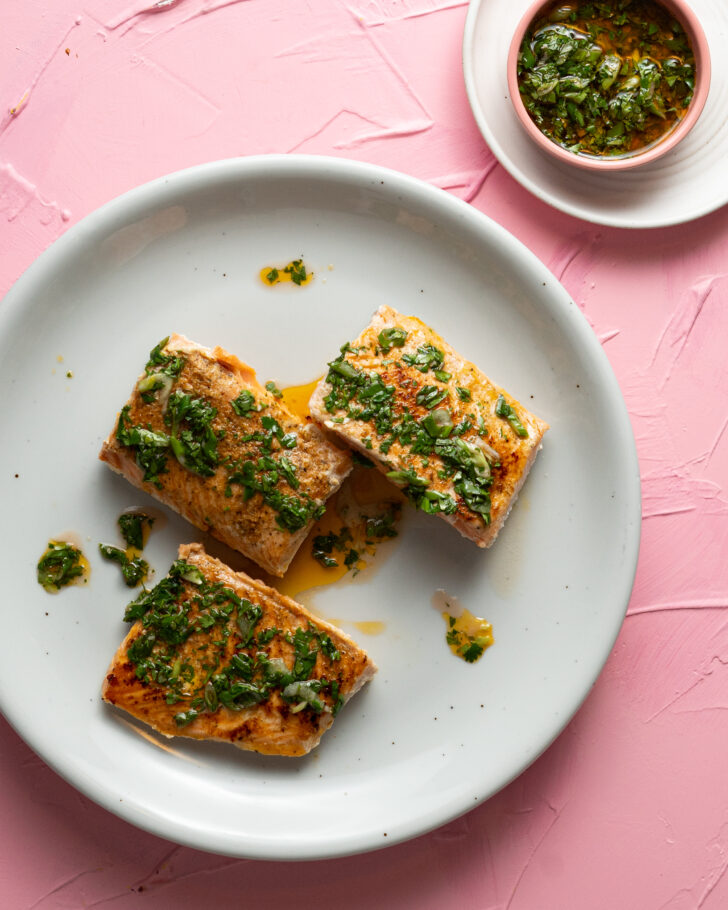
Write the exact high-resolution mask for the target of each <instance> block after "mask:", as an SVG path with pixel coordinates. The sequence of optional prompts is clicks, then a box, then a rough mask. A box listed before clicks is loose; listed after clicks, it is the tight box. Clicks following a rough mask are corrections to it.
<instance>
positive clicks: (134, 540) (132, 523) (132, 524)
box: [117, 512, 154, 550]
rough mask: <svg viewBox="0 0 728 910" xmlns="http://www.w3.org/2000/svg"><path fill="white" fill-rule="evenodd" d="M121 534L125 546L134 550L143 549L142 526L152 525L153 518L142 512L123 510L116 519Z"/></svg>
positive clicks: (149, 526) (148, 526)
mask: <svg viewBox="0 0 728 910" xmlns="http://www.w3.org/2000/svg"><path fill="white" fill-rule="evenodd" d="M117 524H118V525H119V530H120V531H121V536H122V537H123V538H124V540H125V542H126V545H127V547H132V548H133V549H135V550H143V549H144V528H145V526H146V527H147V528H150V529H151V527H152V525H153V524H154V519H153V518H151V517H150V516H149V515H145V514H144V512H123V513H122V514H121V515H120V516H119V517H118V519H117Z"/></svg>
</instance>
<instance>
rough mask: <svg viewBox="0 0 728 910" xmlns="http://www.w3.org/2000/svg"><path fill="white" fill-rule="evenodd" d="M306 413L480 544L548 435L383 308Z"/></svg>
mask: <svg viewBox="0 0 728 910" xmlns="http://www.w3.org/2000/svg"><path fill="white" fill-rule="evenodd" d="M310 408H311V414H312V416H313V417H314V419H315V420H317V421H319V423H321V424H323V425H324V426H325V427H327V428H328V429H329V430H332V431H333V432H335V433H336V434H338V435H339V436H340V437H341V439H342V440H344V441H345V442H346V444H347V445H350V446H352V447H354V448H356V449H358V450H360V451H361V452H362V453H363V454H365V455H366V456H368V457H369V458H371V459H372V460H373V461H374V462H375V464H376V465H377V467H378V468H379V469H380V470H381V471H383V472H384V473H385V474H387V475H389V476H390V479H392V480H393V482H395V483H398V485H399V486H401V487H403V488H404V491H405V493H406V494H407V495H408V497H409V498H410V499H411V500H412V501H413V502H414V503H415V504H416V505H417V506H418V508H421V509H423V510H424V511H426V512H432V513H437V514H439V515H440V517H442V518H444V519H445V521H447V522H449V523H450V524H452V525H453V526H454V527H455V528H456V529H457V530H458V531H459V532H460V533H461V534H462V535H463V536H464V537H467V538H469V539H470V540H472V541H474V542H475V543H476V544H477V545H478V546H479V547H489V546H490V545H491V544H492V543H493V541H494V540H495V538H496V536H497V534H498V532H499V531H500V529H501V527H502V526H503V522H504V521H505V519H506V517H507V516H508V513H509V511H510V509H511V507H512V505H513V503H514V501H515V499H516V497H517V495H518V492H519V490H520V489H521V486H522V485H523V482H524V481H525V479H526V476H527V474H528V472H529V470H530V468H531V465H532V464H533V460H534V458H535V457H536V453H537V452H538V450H539V448H540V446H541V439H542V437H543V434H544V433H545V432H546V430H547V429H548V424H547V423H546V422H545V421H543V420H541V419H540V418H538V417H536V416H535V415H534V414H531V413H530V412H529V411H528V410H527V409H526V408H525V407H524V406H523V405H522V404H520V403H519V402H518V401H516V399H515V398H513V397H512V396H510V395H509V394H508V393H507V392H506V391H504V390H503V389H501V388H500V387H498V386H497V385H495V384H494V383H493V382H491V380H490V379H488V377H487V376H486V375H485V374H484V373H483V372H482V371H481V370H479V369H478V367H476V366H475V365H474V364H472V363H470V362H468V361H467V360H465V359H464V358H463V357H461V356H460V355H459V354H458V353H457V352H456V351H454V350H453V349H452V348H451V347H450V345H448V344H447V343H446V342H445V341H444V340H443V339H442V338H441V337H440V336H439V335H438V334H437V333H436V332H434V331H433V329H431V328H430V327H429V326H427V325H425V323H423V322H422V321H421V320H419V319H417V318H415V317H413V316H403V315H402V314H401V313H398V312H397V311H396V310H393V309H392V308H391V307H386V306H383V307H380V308H379V310H378V311H377V312H376V313H375V314H374V317H373V318H372V321H371V323H370V324H369V325H368V326H367V327H366V328H365V329H364V331H363V332H362V333H361V335H359V337H358V338H357V339H356V340H355V341H352V342H351V343H350V345H349V348H348V350H345V351H344V353H343V354H342V356H341V358H339V359H338V361H334V362H333V363H332V365H331V366H330V369H329V373H328V374H327V376H326V377H325V378H324V379H322V380H321V382H320V383H319V384H318V386H317V387H316V389H315V391H314V394H313V396H312V398H311V403H310Z"/></svg>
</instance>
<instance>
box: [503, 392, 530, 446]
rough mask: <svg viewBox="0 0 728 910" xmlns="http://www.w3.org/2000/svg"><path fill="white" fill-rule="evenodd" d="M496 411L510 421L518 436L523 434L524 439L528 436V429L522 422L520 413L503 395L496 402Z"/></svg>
mask: <svg viewBox="0 0 728 910" xmlns="http://www.w3.org/2000/svg"><path fill="white" fill-rule="evenodd" d="M495 413H496V415H497V416H498V417H503V418H505V419H506V420H507V421H508V423H510V425H511V426H512V427H513V432H514V433H515V434H516V436H521V437H522V438H524V439H525V437H527V436H528V430H527V429H526V428H525V427H524V426H523V424H522V423H521V421H520V419H519V417H518V414H517V413H516V412H515V410H514V409H513V408H512V407H511V406H510V405H509V404H508V402H507V401H506V400H505V398H504V397H503V396H502V395H499V396H498V400H497V401H496V403H495Z"/></svg>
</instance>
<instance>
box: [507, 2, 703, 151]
mask: <svg viewBox="0 0 728 910" xmlns="http://www.w3.org/2000/svg"><path fill="white" fill-rule="evenodd" d="M518 82H519V88H520V92H521V98H522V100H523V103H524V105H525V107H526V109H527V111H528V113H529V114H530V116H531V119H532V120H533V121H534V122H535V123H536V125H537V126H538V127H539V129H540V130H541V131H542V132H543V133H544V134H545V135H546V136H547V137H548V138H549V139H551V140H552V141H553V142H556V143H557V144H558V145H560V146H562V147H563V148H565V149H567V150H568V151H572V152H575V153H577V154H582V155H587V156H593V157H607V156H609V157H613V156H626V155H631V154H634V153H635V152H638V151H641V150H643V149H645V148H646V147H648V146H651V145H654V144H655V143H656V142H658V141H659V140H660V139H662V138H663V137H664V136H665V135H667V133H669V132H671V130H672V129H673V128H674V127H675V125H676V124H677V123H678V122H679V121H680V120H681V119H682V117H683V116H684V114H685V111H686V109H687V107H688V105H689V104H690V100H691V98H692V96H693V89H694V84H695V58H694V55H693V51H692V49H691V47H690V44H689V42H688V39H687V36H686V34H685V32H684V30H683V28H682V26H681V25H680V24H679V23H678V22H677V21H676V20H675V19H674V18H673V17H672V16H671V15H670V14H669V13H668V12H667V10H666V9H664V8H663V7H661V6H660V5H658V4H657V3H654V2H652V0H610V2H607V0H581V2H577V0H575V2H571V3H555V4H553V5H552V6H551V7H549V8H548V9H547V11H546V12H545V14H544V15H543V16H541V17H539V18H538V19H536V20H535V21H534V22H533V24H532V25H531V27H530V28H529V29H528V31H527V33H526V37H525V39H524V41H523V44H522V45H521V50H520V54H519V58H518Z"/></svg>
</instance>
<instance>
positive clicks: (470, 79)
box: [461, 0, 728, 231]
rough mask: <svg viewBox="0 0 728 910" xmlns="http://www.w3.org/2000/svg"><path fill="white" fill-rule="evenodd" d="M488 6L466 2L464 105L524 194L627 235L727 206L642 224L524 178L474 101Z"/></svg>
mask: <svg viewBox="0 0 728 910" xmlns="http://www.w3.org/2000/svg"><path fill="white" fill-rule="evenodd" d="M488 2H490V0H469V3H468V12H467V15H466V17H465V27H464V30H463V41H462V47H461V59H462V69H463V76H464V80H465V93H466V95H467V98H468V105H469V107H470V110H471V113H472V115H473V118H474V120H475V123H476V125H477V127H478V131H479V132H480V134H481V136H482V137H483V139H484V140H485V142H486V144H487V146H488V148H489V149H490V150H491V151H492V152H493V155H494V156H495V158H496V160H497V161H498V162H499V163H500V165H501V166H502V167H503V168H504V169H505V170H506V171H507V172H508V173H509V174H510V175H511V177H513V179H514V180H515V181H516V182H517V183H519V184H520V185H521V186H522V187H523V188H524V189H526V190H528V192H529V193H531V194H532V195H533V196H535V197H536V198H537V199H539V200H540V201H541V202H544V203H546V204H547V205H550V206H551V207H552V208H555V209H557V210H558V211H561V212H564V213H565V214H567V215H571V216H572V217H573V218H578V219H580V220H581V221H586V222H587V223H589V224H598V225H603V226H604V227H612V228H621V229H622V230H629V231H639V230H657V229H659V228H669V227H676V226H678V225H681V224H689V223H690V222H691V221H697V220H698V219H700V218H704V217H705V216H706V215H710V214H712V213H713V212H716V211H718V209H721V208H723V207H724V206H725V205H727V204H728V193H727V194H726V196H727V198H725V199H722V200H721V201H718V202H716V203H715V204H710V203H707V204H705V205H703V206H702V207H701V208H700V209H699V210H697V211H694V212H690V213H688V214H682V215H676V216H674V217H671V218H667V219H665V218H659V219H654V218H653V219H645V220H643V221H636V220H635V219H634V218H633V217H631V218H620V217H619V216H618V215H613V216H610V215H607V214H600V213H599V212H598V210H594V211H591V212H589V211H586V210H585V209H583V208H580V207H579V206H578V205H576V204H572V203H571V202H568V201H565V200H563V199H561V198H560V197H559V196H558V195H556V194H554V193H552V192H549V191H547V190H544V189H543V188H542V187H541V186H540V185H539V184H538V182H537V181H536V180H533V179H532V178H531V177H529V176H528V175H527V174H525V173H524V172H523V171H522V170H521V168H519V167H518V166H517V165H516V164H514V162H513V161H511V159H510V158H509V156H508V155H506V153H505V151H504V150H503V147H502V146H501V143H500V142H499V141H498V138H497V137H496V135H495V134H494V133H493V131H492V129H491V128H490V126H489V125H488V121H487V119H486V118H485V116H484V114H483V110H482V108H481V105H480V103H479V101H478V94H477V86H476V80H475V56H476V55H475V40H474V37H475V25H476V22H477V20H478V15H479V13H480V10H481V9H482V8H483V6H485V4H486V3H488ZM524 2H525V0H524ZM526 9H527V6H525V5H524V8H523V12H524V13H525V11H526ZM509 40H510V37H509ZM713 75H715V72H713ZM712 89H713V86H712V85H711V90H712ZM514 116H515V115H514ZM524 137H525V133H524ZM525 138H527V137H525ZM528 141H530V140H528ZM564 166H566V165H564ZM610 176H612V177H614V176H618V174H612V175H610Z"/></svg>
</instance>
